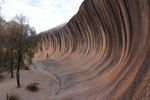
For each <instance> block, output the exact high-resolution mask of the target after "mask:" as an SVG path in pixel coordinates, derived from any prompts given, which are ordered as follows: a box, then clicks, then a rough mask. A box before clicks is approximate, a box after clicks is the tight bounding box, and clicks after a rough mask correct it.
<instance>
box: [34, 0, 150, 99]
mask: <svg viewBox="0 0 150 100" xmlns="http://www.w3.org/2000/svg"><path fill="white" fill-rule="evenodd" d="M39 38H40V43H39V52H38V53H37V54H36V57H35V58H36V63H38V64H41V66H43V67H44V66H46V67H45V69H46V70H47V71H49V72H50V73H51V74H53V75H54V76H55V77H56V78H57V79H58V80H59V83H60V89H59V91H58V93H57V96H56V100H150V0H85V1H84V2H83V3H82V5H81V7H80V9H79V11H78V13H77V14H76V15H75V16H73V18H72V19H71V20H70V21H69V22H68V23H66V24H63V25H61V26H59V27H57V28H54V29H51V30H49V31H45V32H43V33H41V34H40V35H39Z"/></svg>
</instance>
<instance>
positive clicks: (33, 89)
mask: <svg viewBox="0 0 150 100" xmlns="http://www.w3.org/2000/svg"><path fill="white" fill-rule="evenodd" d="M37 85H38V83H30V84H29V85H28V86H27V87H26V89H27V90H28V91H31V92H36V91H38V90H39V88H38V86H37Z"/></svg>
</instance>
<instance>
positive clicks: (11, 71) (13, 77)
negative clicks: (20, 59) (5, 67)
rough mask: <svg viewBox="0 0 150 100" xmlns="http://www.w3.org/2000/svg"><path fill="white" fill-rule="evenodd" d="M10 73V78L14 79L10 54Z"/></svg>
mask: <svg viewBox="0 0 150 100" xmlns="http://www.w3.org/2000/svg"><path fill="white" fill-rule="evenodd" d="M10 72H11V78H14V74H13V55H12V53H11V58H10Z"/></svg>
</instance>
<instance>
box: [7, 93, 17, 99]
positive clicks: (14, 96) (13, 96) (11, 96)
mask: <svg viewBox="0 0 150 100" xmlns="http://www.w3.org/2000/svg"><path fill="white" fill-rule="evenodd" d="M8 100H19V96H17V95H16V94H11V95H10V96H8Z"/></svg>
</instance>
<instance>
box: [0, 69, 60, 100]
mask: <svg viewBox="0 0 150 100" xmlns="http://www.w3.org/2000/svg"><path fill="white" fill-rule="evenodd" d="M20 74H21V87H20V88H17V85H16V78H13V79H11V78H10V75H9V74H8V73H7V72H3V73H1V75H2V76H3V77H4V79H3V80H1V81H0V100H6V94H17V95H18V96H19V98H20V100H55V99H54V98H55V96H56V93H57V91H58V90H59V82H58V81H57V80H56V79H55V78H54V77H53V76H51V75H49V74H47V73H46V72H43V71H40V70H34V69H31V70H21V72H20ZM33 82H36V83H38V87H39V90H38V91H37V92H35V93H34V92H30V91H27V90H26V86H27V85H28V84H29V83H33Z"/></svg>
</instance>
